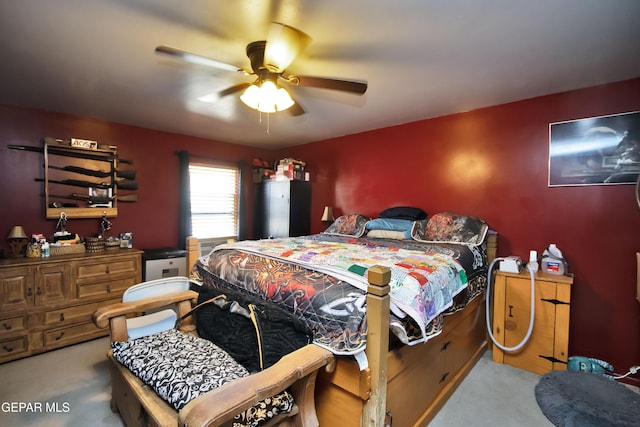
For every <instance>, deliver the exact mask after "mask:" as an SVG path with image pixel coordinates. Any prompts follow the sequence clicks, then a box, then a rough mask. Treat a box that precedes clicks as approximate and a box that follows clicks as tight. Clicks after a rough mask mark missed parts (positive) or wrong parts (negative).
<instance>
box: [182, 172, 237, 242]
mask: <svg viewBox="0 0 640 427" xmlns="http://www.w3.org/2000/svg"><path fill="white" fill-rule="evenodd" d="M239 184H240V171H239V169H238V168H236V167H230V166H206V165H201V164H193V163H192V164H189V186H190V190H191V194H190V196H191V234H192V235H193V236H195V237H197V238H199V239H207V238H237V237H238V194H239V188H240V185H239Z"/></svg>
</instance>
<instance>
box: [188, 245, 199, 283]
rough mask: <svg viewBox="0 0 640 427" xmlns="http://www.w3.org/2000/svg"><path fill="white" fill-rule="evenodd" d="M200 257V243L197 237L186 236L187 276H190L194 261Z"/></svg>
mask: <svg viewBox="0 0 640 427" xmlns="http://www.w3.org/2000/svg"><path fill="white" fill-rule="evenodd" d="M199 257H200V243H199V242H198V238H197V237H193V236H189V237H187V276H191V271H192V270H193V266H194V265H195V263H196V261H197V260H198V258H199Z"/></svg>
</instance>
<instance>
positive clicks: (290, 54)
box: [264, 22, 311, 72]
mask: <svg viewBox="0 0 640 427" xmlns="http://www.w3.org/2000/svg"><path fill="white" fill-rule="evenodd" d="M309 43H311V37H310V36H309V35H308V34H306V33H304V32H302V31H300V30H298V29H297V28H293V27H290V26H288V25H285V24H280V23H278V22H274V23H272V24H271V27H270V29H269V36H268V37H267V45H266V47H265V51H264V65H265V67H267V69H269V70H271V71H274V72H282V71H284V70H285V69H286V68H287V67H288V66H289V65H290V64H291V63H292V62H293V60H294V59H295V57H296V56H298V54H299V53H300V52H301V51H302V50H303V49H304V48H306V47H307V46H308V45H309Z"/></svg>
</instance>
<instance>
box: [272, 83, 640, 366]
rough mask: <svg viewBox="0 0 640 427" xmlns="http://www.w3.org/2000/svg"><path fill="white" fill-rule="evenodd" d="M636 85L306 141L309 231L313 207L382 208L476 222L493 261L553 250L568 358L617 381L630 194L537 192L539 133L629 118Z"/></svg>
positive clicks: (639, 216)
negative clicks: (565, 267)
mask: <svg viewBox="0 0 640 427" xmlns="http://www.w3.org/2000/svg"><path fill="white" fill-rule="evenodd" d="M638 94H640V79H635V80H632V81H627V82H622V83H618V84H610V85H605V86H599V87H594V88H589V89H584V90H578V91H573V92H568V93H562V94H556V95H552V96H545V97H540V98H535V99H530V100H525V101H521V102H515V103H510V104H505V105H499V106H495V107H490V108H484V109H480V110H476V111H471V112H467V113H462V114H456V115H450V116H446V117H441V118H436V119H431V120H424V121H420V122H415V123H409V124H405V125H401V126H396V127H390V128H384V129H380V130H375V131H370V132H365V133H361V134H357V135H351V136H345V137H341V138H335V139H331V140H327V141H320V142H315V143H312V144H307V145H303V146H299V147H295V148H294V149H290V150H283V151H282V152H281V153H279V154H280V155H279V156H276V157H281V156H283V155H288V156H294V157H298V158H300V159H302V160H306V161H307V163H308V169H309V170H310V172H311V175H312V181H313V182H314V186H313V206H312V212H313V213H314V214H316V217H314V218H312V224H313V228H314V230H312V231H314V232H318V231H321V230H322V223H321V222H320V216H321V214H322V208H323V206H325V205H330V206H334V209H335V210H336V211H337V214H340V213H362V214H367V215H370V216H376V215H377V214H378V213H379V212H380V211H381V210H382V209H384V208H387V207H390V206H394V205H411V206H418V207H421V208H423V209H424V210H426V211H427V212H428V213H430V214H434V213H437V212H442V211H451V212H456V213H463V214H469V215H476V216H480V217H482V218H484V219H485V220H486V221H487V222H488V223H489V225H490V226H491V228H492V229H494V230H496V231H497V232H498V233H499V247H498V248H499V255H500V256H506V255H511V254H514V255H519V256H520V257H521V258H523V259H525V260H526V259H528V254H529V250H530V249H535V250H537V251H539V253H540V252H541V251H542V250H543V249H544V248H545V247H546V246H547V245H548V244H549V243H556V244H557V245H558V247H559V248H560V249H561V250H562V251H563V254H564V255H565V257H566V258H567V259H568V262H569V268H570V271H571V272H573V273H574V274H575V284H574V286H573V288H572V305H571V324H570V355H585V356H590V357H598V358H602V359H605V360H608V361H609V362H611V363H613V364H614V366H615V367H616V368H617V370H618V371H619V372H621V373H626V372H627V369H628V368H629V367H630V366H632V365H637V364H639V363H640V304H639V303H638V301H637V300H636V252H638V251H640V240H639V239H638V237H639V235H640V233H639V232H640V211H639V210H638V206H637V205H636V202H635V187H634V186H633V185H615V186H586V187H554V188H549V187H548V186H547V182H548V179H547V174H548V168H547V166H548V155H549V147H548V145H549V123H551V122H558V121H564V120H572V119H579V118H585V117H592V116H600V115H608V114H615V113H623V112H630V111H637V110H640V97H638Z"/></svg>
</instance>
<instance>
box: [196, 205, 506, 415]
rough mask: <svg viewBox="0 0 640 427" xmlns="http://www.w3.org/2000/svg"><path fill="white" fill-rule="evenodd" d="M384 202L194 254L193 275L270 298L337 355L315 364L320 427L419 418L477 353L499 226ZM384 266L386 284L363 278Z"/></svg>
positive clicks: (430, 411) (432, 409) (442, 398)
mask: <svg viewBox="0 0 640 427" xmlns="http://www.w3.org/2000/svg"><path fill="white" fill-rule="evenodd" d="M425 217H426V213H425V214H424V215H422V214H421V212H420V210H418V209H415V208H406V209H404V208H402V209H400V210H398V208H391V209H389V210H385V211H383V212H381V217H380V218H368V217H366V216H364V215H358V214H353V215H343V216H341V217H340V218H338V219H337V220H336V221H335V222H334V223H333V224H331V226H330V227H329V228H328V229H327V230H326V231H325V232H323V233H319V234H316V235H311V236H301V237H294V238H281V239H265V240H259V241H242V242H232V243H228V244H224V245H220V246H218V247H216V248H214V249H213V250H212V251H211V252H210V253H208V254H200V253H199V244H198V241H197V239H195V238H192V237H190V238H188V239H187V252H188V255H187V262H188V265H189V266H190V267H191V271H192V275H193V276H192V277H193V278H194V279H196V280H198V281H200V282H201V284H202V286H204V287H213V288H219V289H234V290H241V291H243V292H249V293H252V294H256V295H259V296H260V297H262V298H263V299H265V300H268V301H271V302H274V303H277V304H279V305H281V306H283V307H285V308H286V309H287V310H289V311H291V312H293V313H295V314H296V316H299V317H300V318H301V319H303V320H304V321H305V322H307V323H308V325H309V327H310V329H311V330H313V331H314V343H315V344H317V345H319V346H321V347H323V348H325V349H328V350H329V351H331V352H332V353H333V354H334V355H335V356H337V357H336V364H335V369H334V370H333V371H332V372H320V373H319V374H318V377H317V380H316V388H315V401H316V411H317V416H318V419H319V422H320V425H344V426H365V425H367V426H369V425H371V426H373V425H375V426H382V425H392V424H393V425H396V426H412V425H414V426H418V425H426V424H427V423H428V422H429V421H430V420H431V419H432V418H433V417H434V416H435V414H436V413H437V412H438V410H439V409H440V408H441V407H442V405H443V404H444V403H445V402H446V400H447V399H448V398H449V396H450V395H451V394H452V393H453V392H454V391H455V389H456V387H457V386H458V385H459V384H460V382H461V381H462V380H463V379H464V377H465V376H466V375H467V373H468V372H469V371H470V369H471V368H472V367H473V365H474V364H475V363H476V361H477V360H478V359H479V358H480V357H481V355H482V354H483V353H484V351H485V350H486V346H487V343H486V338H485V337H486V334H485V322H484V318H485V317H484V288H485V285H486V268H487V265H488V263H490V262H491V261H492V260H493V259H494V258H495V256H496V251H497V234H495V233H493V232H491V231H489V229H488V226H487V225H486V224H485V223H484V221H482V220H481V219H479V218H476V217H471V216H465V215H458V214H452V213H448V212H443V213H438V214H436V215H433V216H431V217H429V218H425ZM378 266H386V267H389V268H390V283H389V285H387V286H383V287H380V288H376V287H375V286H372V285H371V284H370V283H368V281H367V273H368V271H369V270H370V269H372V268H378Z"/></svg>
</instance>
